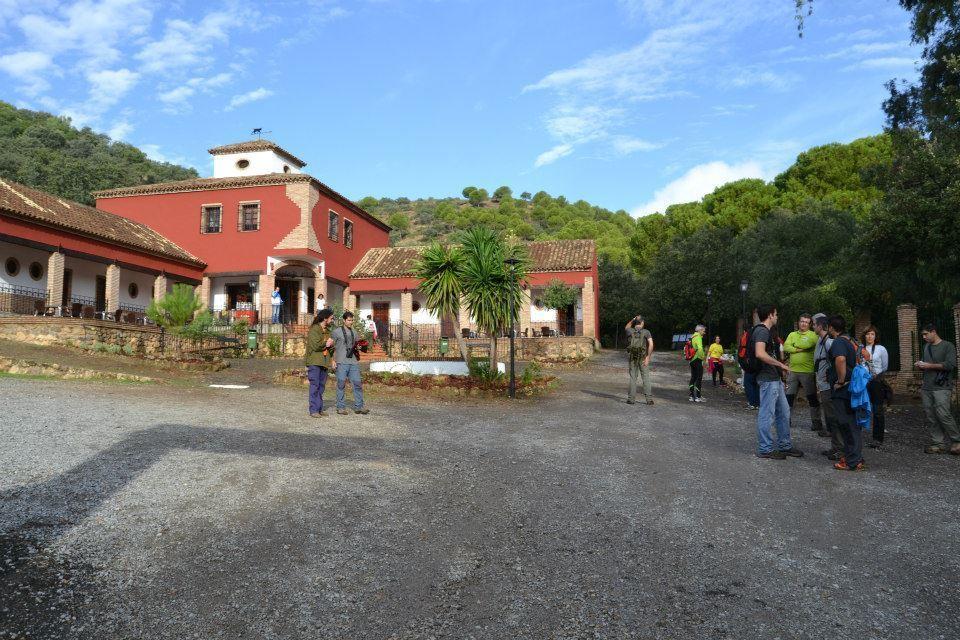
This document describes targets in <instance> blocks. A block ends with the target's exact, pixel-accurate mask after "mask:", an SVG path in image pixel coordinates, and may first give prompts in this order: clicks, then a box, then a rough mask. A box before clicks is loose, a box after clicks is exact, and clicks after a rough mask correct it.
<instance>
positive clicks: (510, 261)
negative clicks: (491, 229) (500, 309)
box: [494, 258, 520, 398]
mask: <svg viewBox="0 0 960 640" xmlns="http://www.w3.org/2000/svg"><path fill="white" fill-rule="evenodd" d="M503 263H504V264H505V265H507V269H508V275H509V277H510V288H509V289H508V295H507V304H508V305H509V306H510V392H509V393H510V397H511V398H516V397H517V378H516V374H515V368H514V366H515V360H514V351H513V334H514V331H513V285H514V284H516V278H515V277H514V269H515V268H516V266H517V265H518V264H520V261H519V260H517V259H516V258H507V259H506V260H504V261H503ZM494 366H496V363H494Z"/></svg>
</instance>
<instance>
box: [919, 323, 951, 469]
mask: <svg viewBox="0 0 960 640" xmlns="http://www.w3.org/2000/svg"><path fill="white" fill-rule="evenodd" d="M921 335H923V341H924V342H926V344H925V345H924V347H923V360H920V361H919V362H917V363H916V364H915V365H914V366H916V368H917V369H919V370H920V371H922V372H923V385H922V386H921V388H920V394H921V396H922V397H923V410H924V412H925V413H926V415H927V424H928V425H929V427H930V439H931V440H932V441H933V442H932V443H931V444H930V446H928V447H927V448H926V449H924V451H925V452H926V453H946V452H947V451H949V452H950V453H952V454H953V455H958V456H960V429H958V428H957V421H956V420H954V418H953V413H952V412H951V411H950V394H951V393H952V392H953V387H954V385H955V382H954V378H955V376H956V371H957V349H956V347H954V346H953V344H952V343H950V342H947V341H946V340H944V339H943V338H941V337H940V334H939V333H938V332H937V327H936V325H934V324H928V325H926V326H925V327H924V328H923V331H922V334H921ZM947 447H949V449H948V448H947Z"/></svg>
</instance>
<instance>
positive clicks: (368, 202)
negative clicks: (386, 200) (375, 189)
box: [357, 196, 380, 211]
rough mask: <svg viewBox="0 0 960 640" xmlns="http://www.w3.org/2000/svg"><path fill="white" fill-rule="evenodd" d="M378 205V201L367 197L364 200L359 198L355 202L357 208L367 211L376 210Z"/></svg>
mask: <svg viewBox="0 0 960 640" xmlns="http://www.w3.org/2000/svg"><path fill="white" fill-rule="evenodd" d="M379 204H380V201H379V200H377V199H376V198H374V197H373V196H367V197H366V198H361V199H360V200H359V201H358V202H357V206H358V207H360V208H361V209H365V210H367V211H369V210H370V209H374V208H376V207H377V206H378V205H379Z"/></svg>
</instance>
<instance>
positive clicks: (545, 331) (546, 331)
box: [540, 327, 550, 338]
mask: <svg viewBox="0 0 960 640" xmlns="http://www.w3.org/2000/svg"><path fill="white" fill-rule="evenodd" d="M540 337H542V338H549V337H550V327H540Z"/></svg>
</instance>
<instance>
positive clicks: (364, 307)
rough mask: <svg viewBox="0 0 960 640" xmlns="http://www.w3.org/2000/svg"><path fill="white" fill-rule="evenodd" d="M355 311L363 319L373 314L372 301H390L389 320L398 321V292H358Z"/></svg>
mask: <svg viewBox="0 0 960 640" xmlns="http://www.w3.org/2000/svg"><path fill="white" fill-rule="evenodd" d="M358 297H359V299H358V300H357V313H359V314H360V317H361V318H363V319H364V320H366V319H367V316H372V315H373V303H374V302H389V303H390V322H400V293H399V292H398V293H361V294H358Z"/></svg>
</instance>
